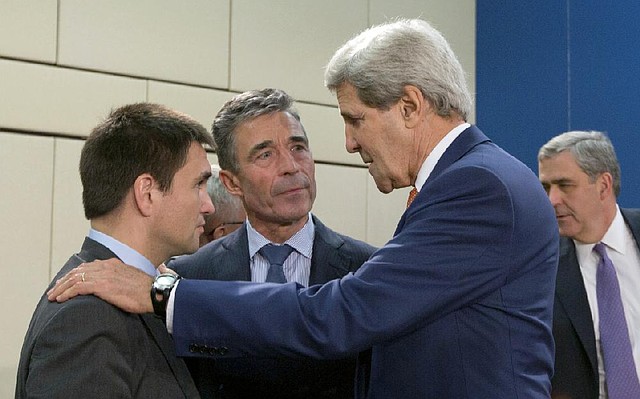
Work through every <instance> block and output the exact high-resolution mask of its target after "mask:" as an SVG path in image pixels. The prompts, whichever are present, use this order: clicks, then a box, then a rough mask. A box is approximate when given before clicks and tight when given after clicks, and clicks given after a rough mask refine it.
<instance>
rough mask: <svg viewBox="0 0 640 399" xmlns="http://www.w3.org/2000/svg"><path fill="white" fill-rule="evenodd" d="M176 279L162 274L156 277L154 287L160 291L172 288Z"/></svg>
mask: <svg viewBox="0 0 640 399" xmlns="http://www.w3.org/2000/svg"><path fill="white" fill-rule="evenodd" d="M175 281H176V277H175V276H173V275H164V274H161V275H159V276H158V277H156V281H155V283H154V285H155V286H156V287H158V288H160V289H163V288H167V287H171V286H172V285H173V283H175Z"/></svg>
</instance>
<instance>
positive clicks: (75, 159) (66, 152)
mask: <svg viewBox="0 0 640 399" xmlns="http://www.w3.org/2000/svg"><path fill="white" fill-rule="evenodd" d="M83 145H84V140H76V139H61V138H57V139H56V140H55V169H54V170H55V173H54V177H53V228H52V232H53V234H52V246H51V269H50V274H51V277H53V276H55V275H56V273H58V271H59V270H60V268H61V267H62V265H64V264H65V263H66V262H67V260H68V259H69V257H70V256H71V255H72V254H74V253H77V252H78V251H79V250H80V247H81V246H82V242H83V241H84V237H85V236H86V235H87V233H88V232H89V221H87V219H85V217H84V208H83V207H82V182H81V181H80V172H79V171H78V165H79V164H80V152H81V151H82V146H83Z"/></svg>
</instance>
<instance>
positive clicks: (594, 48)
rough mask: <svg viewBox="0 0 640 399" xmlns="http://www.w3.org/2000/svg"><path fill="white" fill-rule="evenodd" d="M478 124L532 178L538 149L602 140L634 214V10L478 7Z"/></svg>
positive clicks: (639, 64) (637, 176)
mask: <svg viewBox="0 0 640 399" xmlns="http://www.w3.org/2000/svg"><path fill="white" fill-rule="evenodd" d="M476 65H477V69H476V85H477V94H476V104H477V108H476V112H477V116H476V121H477V124H478V126H479V127H480V128H481V129H482V130H484V132H485V133H487V134H488V135H489V136H490V137H491V138H492V139H493V141H495V142H496V143H497V144H499V145H500V146H502V147H503V148H505V149H506V150H507V151H509V152H510V153H511V154H513V155H514V156H516V157H517V158H519V159H520V160H521V161H523V162H524V163H526V164H527V165H528V166H529V167H530V168H531V169H532V170H533V171H534V172H536V173H537V171H538V166H537V161H536V154H537V152H538V149H539V148H540V146H541V145H543V144H544V143H545V142H546V141H547V140H549V139H550V138H551V137H553V136H555V135H556V134H559V133H562V132H564V131H567V130H601V131H605V132H607V134H608V135H609V137H610V138H611V141H612V142H613V144H614V146H615V147H616V152H617V154H618V159H619V160H620V165H621V168H622V192H621V194H620V197H619V199H618V202H619V203H620V205H621V206H623V207H640V173H639V172H638V170H639V169H640V156H639V154H638V152H640V135H639V134H638V133H637V130H638V122H637V120H638V117H639V116H640V2H635V1H622V2H600V1H593V0H588V1H578V0H573V1H570V0H551V1H541V2H533V1H524V0H478V1H477V59H476Z"/></svg>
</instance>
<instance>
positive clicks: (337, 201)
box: [312, 164, 367, 241]
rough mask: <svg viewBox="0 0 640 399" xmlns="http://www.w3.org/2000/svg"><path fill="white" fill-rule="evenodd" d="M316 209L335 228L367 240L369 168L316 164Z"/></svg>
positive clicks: (315, 211) (324, 220) (321, 217)
mask: <svg viewBox="0 0 640 399" xmlns="http://www.w3.org/2000/svg"><path fill="white" fill-rule="evenodd" d="M316 184H317V188H318V192H317V195H316V202H315V204H314V206H313V209H312V211H313V213H314V214H315V215H317V216H318V217H319V218H320V220H322V222H323V223H324V224H326V225H327V226H329V227H330V228H332V229H333V230H335V231H337V232H339V233H342V234H346V235H348V236H351V237H353V238H357V239H359V240H363V241H367V239H366V227H367V226H366V222H367V206H366V204H367V170H366V169H362V168H351V167H345V166H336V165H319V164H316Z"/></svg>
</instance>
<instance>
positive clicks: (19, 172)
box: [0, 132, 53, 398]
mask: <svg viewBox="0 0 640 399" xmlns="http://www.w3.org/2000/svg"><path fill="white" fill-rule="evenodd" d="M0 170H2V173H0V187H2V195H0V221H1V222H0V223H1V226H2V227H1V228H0V253H2V266H0V270H2V275H3V277H4V284H3V288H2V290H1V291H0V313H1V314H2V315H3V316H2V317H3V320H5V323H3V326H2V328H0V397H1V398H12V397H13V390H14V388H15V379H16V369H17V365H18V359H19V356H20V348H21V347H22V340H23V339H24V334H25V332H26V331H27V326H28V325H29V320H31V314H32V313H33V310H34V309H35V306H36V303H37V302H38V300H39V299H40V296H41V295H42V294H43V292H44V290H45V288H46V287H47V284H48V283H49V251H50V246H51V245H50V244H51V241H50V240H51V238H50V235H51V185H52V179H53V139H51V138H45V137H36V136H27V135H20V134H11V133H3V132H0Z"/></svg>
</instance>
